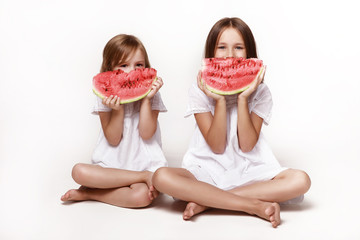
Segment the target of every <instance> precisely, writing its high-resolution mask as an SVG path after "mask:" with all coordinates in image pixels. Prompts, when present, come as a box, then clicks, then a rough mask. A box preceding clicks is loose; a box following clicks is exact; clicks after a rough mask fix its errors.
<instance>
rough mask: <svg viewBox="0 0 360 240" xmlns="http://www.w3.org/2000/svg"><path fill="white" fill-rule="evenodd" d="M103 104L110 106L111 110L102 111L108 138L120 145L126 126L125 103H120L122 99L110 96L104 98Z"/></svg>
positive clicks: (101, 114)
mask: <svg viewBox="0 0 360 240" xmlns="http://www.w3.org/2000/svg"><path fill="white" fill-rule="evenodd" d="M103 104H104V105H105V106H108V107H110V108H111V109H112V110H111V111H110V112H100V113H99V116H100V121H101V127H102V129H103V131H104V135H105V137H106V140H107V141H108V142H109V144H110V145H112V146H117V145H119V143H120V141H121V138H122V133H123V127H124V105H120V99H119V98H117V97H112V96H110V97H109V98H104V99H103Z"/></svg>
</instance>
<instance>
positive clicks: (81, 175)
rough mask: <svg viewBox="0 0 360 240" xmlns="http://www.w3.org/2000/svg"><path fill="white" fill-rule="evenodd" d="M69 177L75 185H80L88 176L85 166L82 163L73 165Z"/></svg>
mask: <svg viewBox="0 0 360 240" xmlns="http://www.w3.org/2000/svg"><path fill="white" fill-rule="evenodd" d="M71 175H72V178H73V179H74V181H75V182H76V183H78V184H80V185H82V183H83V181H84V179H86V178H87V176H88V169H87V167H86V164H83V163H77V164H75V166H74V167H73V169H72V172H71Z"/></svg>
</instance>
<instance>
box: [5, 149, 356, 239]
mask: <svg viewBox="0 0 360 240" xmlns="http://www.w3.org/2000/svg"><path fill="white" fill-rule="evenodd" d="M305 145H306V144H305ZM274 148H275V149H277V147H276V146H275V147H274ZM308 149H309V150H312V148H308ZM288 150H289V151H290V152H286V154H288V155H289V156H290V155H292V153H296V154H294V155H293V158H292V161H289V162H287V165H288V166H289V165H290V166H291V167H296V168H302V169H304V170H306V171H307V172H308V173H309V175H310V176H311V178H312V187H311V189H310V191H309V192H308V194H306V196H305V200H304V202H303V203H302V204H300V205H295V206H286V207H282V211H281V217H282V224H281V225H280V226H279V227H278V228H277V229H273V228H272V227H271V226H270V224H269V223H268V222H267V221H264V220H261V219H259V218H257V217H253V216H248V215H246V214H243V213H236V212H230V211H224V210H210V211H208V212H206V213H203V214H201V215H199V216H197V217H194V218H193V219H192V220H191V221H183V220H182V210H183V209H184V207H185V203H183V202H180V201H174V200H173V199H172V198H170V197H169V196H166V195H162V196H161V197H159V198H158V199H157V200H156V201H155V202H154V203H153V205H152V206H151V207H149V208H145V209H137V210H133V209H124V208H119V207H114V206H111V205H107V204H102V203H98V202H81V203H74V204H63V203H61V201H60V200H59V198H60V196H61V194H63V193H64V192H65V191H66V190H67V189H69V188H74V187H76V184H75V183H73V181H72V179H71V177H70V170H71V163H69V162H66V161H63V162H62V161H61V158H62V156H64V155H68V153H66V152H63V153H61V152H59V156H58V157H54V158H52V159H51V158H47V157H46V156H43V157H41V158H38V159H37V161H38V162H36V161H35V162H33V163H31V164H30V163H29V164H23V166H22V167H20V164H19V163H17V162H2V166H1V170H4V171H2V172H1V175H0V176H1V180H0V189H1V199H0V239H6V240H8V239H121V238H125V239H240V238H242V239H320V238H321V239H360V230H359V228H358V226H359V225H358V222H359V221H358V216H359V214H360V208H359V205H358V204H357V201H358V200H359V199H360V194H359V187H358V186H357V185H358V184H357V183H359V180H358V178H357V176H358V173H359V171H360V168H359V166H358V165H353V167H347V166H345V165H344V164H338V162H341V161H349V160H350V158H351V157H357V159H358V151H357V152H354V153H353V155H347V159H344V158H340V155H341V154H340V153H339V152H337V151H334V150H333V149H331V148H330V149H328V150H327V151H322V149H319V151H318V152H314V151H311V152H308V151H306V152H308V154H309V155H308V156H307V157H308V158H304V157H305V155H306V154H303V153H300V150H299V149H298V151H296V149H291V148H290V149H289V148H288ZM325 152H327V153H326V154H324V153H325ZM299 153H300V154H299ZM23 154H24V156H25V155H26V154H28V152H25V153H23ZM278 155H281V156H279V158H280V159H282V158H283V157H286V156H285V154H278ZM300 158H303V162H302V163H301V159H300ZM352 160H354V158H353V159H352ZM296 162H297V163H296ZM326 163H328V164H326ZM282 164H284V162H282ZM34 165H35V166H39V168H37V167H35V166H34ZM40 166H42V167H40ZM320 166H321V167H320Z"/></svg>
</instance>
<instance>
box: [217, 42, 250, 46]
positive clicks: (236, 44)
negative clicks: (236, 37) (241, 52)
mask: <svg viewBox="0 0 360 240" xmlns="http://www.w3.org/2000/svg"><path fill="white" fill-rule="evenodd" d="M221 44H224V45H226V43H225V42H219V43H218V44H217V45H221ZM235 45H244V43H236V44H235Z"/></svg>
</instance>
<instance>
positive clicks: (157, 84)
mask: <svg viewBox="0 0 360 240" xmlns="http://www.w3.org/2000/svg"><path fill="white" fill-rule="evenodd" d="M162 85H164V82H163V80H162V78H161V77H157V78H156V79H155V81H154V82H153V84H152V86H151V91H150V92H149V94H148V95H146V97H145V98H147V99H151V98H152V97H154V96H155V94H156V93H157V92H158V91H159V89H160V88H161V87H162Z"/></svg>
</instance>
